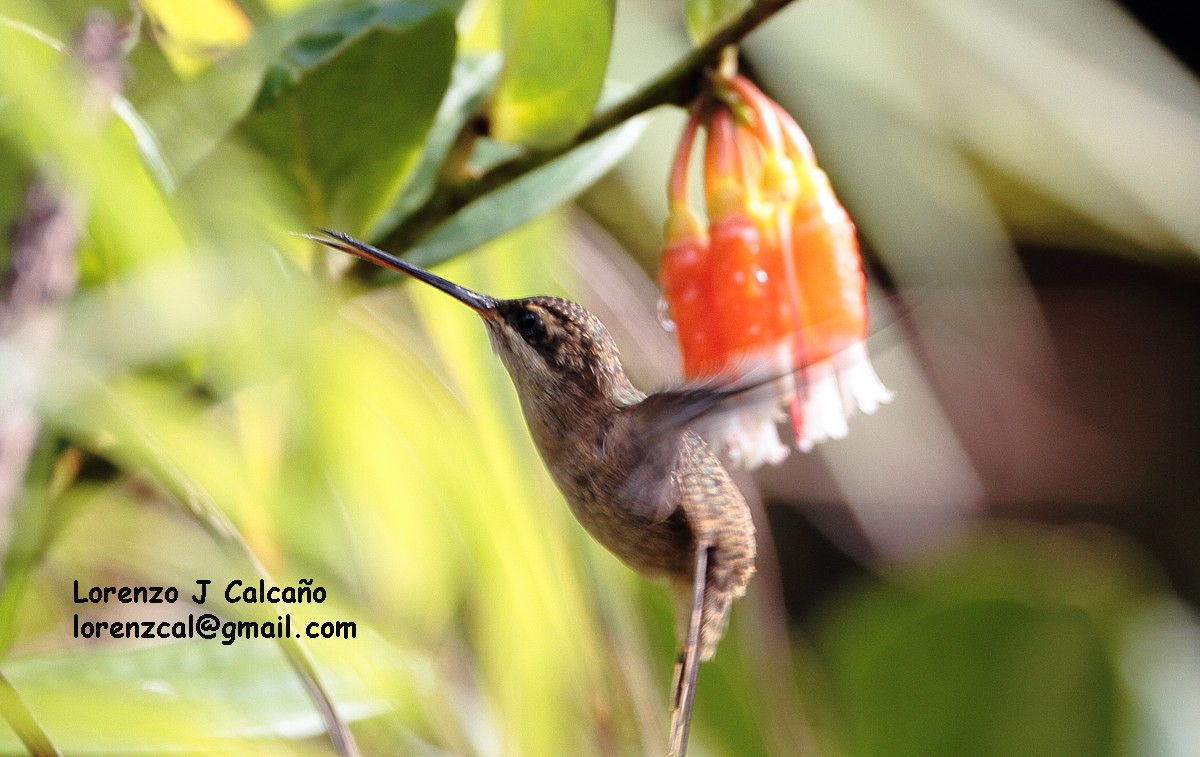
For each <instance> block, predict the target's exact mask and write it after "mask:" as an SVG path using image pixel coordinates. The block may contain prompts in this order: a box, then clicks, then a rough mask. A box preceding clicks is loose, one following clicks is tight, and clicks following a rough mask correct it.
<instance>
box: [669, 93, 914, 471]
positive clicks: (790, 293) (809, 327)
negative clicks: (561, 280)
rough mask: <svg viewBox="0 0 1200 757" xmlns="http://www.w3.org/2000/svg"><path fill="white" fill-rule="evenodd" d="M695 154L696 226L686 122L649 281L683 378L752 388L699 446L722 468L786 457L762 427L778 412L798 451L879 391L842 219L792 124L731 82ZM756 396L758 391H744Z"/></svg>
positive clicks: (867, 408)
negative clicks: (654, 283)
mask: <svg viewBox="0 0 1200 757" xmlns="http://www.w3.org/2000/svg"><path fill="white" fill-rule="evenodd" d="M719 87H720V88H721V89H722V90H723V93H722V97H723V98H725V99H726V100H730V101H733V102H735V103H736V105H738V106H741V107H739V108H737V110H736V113H738V114H739V115H740V116H742V120H740V121H739V120H738V118H737V117H736V116H735V109H734V106H733V105H730V104H727V103H726V102H724V101H714V102H712V103H710V104H709V106H708V110H707V123H706V126H707V132H708V135H707V144H706V146H705V150H704V187H705V205H706V210H707V214H708V233H707V234H705V231H704V227H703V223H702V221H701V220H700V218H699V216H698V214H697V213H696V211H695V210H693V209H692V208H691V206H690V205H689V204H688V198H687V171H688V162H689V158H690V156H691V152H692V145H693V142H694V141H695V137H696V134H697V131H698V128H699V125H700V121H701V118H700V114H701V113H702V111H701V110H700V109H699V108H697V109H696V110H695V111H694V112H693V115H692V117H691V119H689V121H688V125H687V127H686V129H685V131H684V134H683V138H682V139H681V141H680V146H679V151H678V153H677V155H676V158H675V165H674V170H673V172H672V175H671V182H670V186H669V189H668V195H669V200H670V215H669V217H668V220H667V239H666V246H665V248H664V251H663V259H662V267H661V271H660V278H661V281H662V285H663V292H664V297H665V299H666V302H667V305H668V306H669V308H670V312H671V314H672V317H673V320H674V327H675V332H676V337H677V339H678V341H679V345H680V350H681V352H682V353H683V365H684V373H685V375H686V376H687V378H689V379H702V380H720V381H723V382H729V383H730V384H731V385H732V386H746V387H748V388H749V387H759V386H761V387H764V388H765V389H766V390H768V391H770V392H771V395H772V400H771V401H769V402H766V403H763V402H758V401H754V402H752V401H750V400H749V398H747V400H746V401H745V402H743V403H742V404H741V405H740V406H739V407H738V408H737V409H736V410H735V411H734V412H733V413H731V414H730V415H729V416H727V417H726V418H725V419H723V420H721V421H719V422H718V425H717V426H716V428H715V429H714V433H712V434H710V437H711V438H710V441H711V442H712V443H713V444H714V446H715V447H716V448H717V450H718V452H721V453H724V454H725V455H726V456H727V457H729V458H730V460H731V462H733V463H735V464H740V465H744V466H746V467H750V468H753V467H757V466H759V465H761V464H762V463H764V462H769V463H777V462H779V461H780V460H782V459H783V457H784V456H785V455H786V454H787V448H786V447H784V446H783V445H782V444H781V443H780V441H779V437H778V434H777V431H776V428H775V424H776V422H777V420H779V419H780V417H781V416H782V412H781V409H782V408H784V407H786V408H787V409H788V411H789V413H790V416H791V421H792V426H793V429H794V432H795V438H796V443H797V446H798V447H800V448H801V449H803V450H806V451H807V450H809V449H811V448H812V446H813V445H814V444H815V443H817V442H821V441H824V440H826V439H831V438H833V439H837V438H841V437H843V436H845V435H846V433H847V423H846V421H847V418H848V417H849V416H850V415H851V414H853V412H854V411H855V410H856V409H859V410H862V411H863V412H866V413H871V412H874V411H875V409H876V408H877V407H878V406H879V405H880V404H881V403H885V402H888V401H890V400H891V398H892V395H891V392H889V391H888V390H887V389H885V388H884V386H883V384H882V383H881V382H880V381H879V378H878V377H877V376H876V375H875V371H874V369H872V367H871V364H870V361H869V359H868V357H867V351H866V345H865V343H864V339H865V337H866V330H867V306H866V278H865V277H864V275H863V270H862V262H861V257H860V254H859V250H858V240H857V238H856V236H855V230H854V224H853V223H852V222H851V221H850V218H849V216H848V215H847V214H846V211H845V209H844V208H842V206H841V204H840V203H838V201H837V197H836V196H835V195H834V193H833V189H832V188H831V187H830V185H829V179H828V177H827V176H826V175H825V173H824V172H823V171H821V169H820V168H818V167H817V164H816V161H815V159H814V157H813V152H812V147H811V146H810V145H809V143H808V140H807V139H806V138H805V137H804V134H803V133H802V132H801V131H800V128H799V126H797V125H796V122H795V121H794V120H792V118H791V117H790V116H789V115H788V114H787V113H786V112H784V111H783V109H782V108H780V107H779V106H778V105H777V104H776V103H774V102H773V101H771V100H770V98H768V97H767V96H766V95H765V94H763V93H762V91H761V90H759V89H758V88H757V87H755V86H754V85H753V84H751V83H750V82H749V81H748V80H747V79H745V78H744V77H741V76H737V75H735V76H733V77H730V78H727V79H725V80H722V81H721V82H719ZM756 394H761V392H756Z"/></svg>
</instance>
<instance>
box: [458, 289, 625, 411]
mask: <svg viewBox="0 0 1200 757" xmlns="http://www.w3.org/2000/svg"><path fill="white" fill-rule="evenodd" d="M479 314H480V315H481V316H482V317H483V321H484V323H485V324H486V325H487V328H488V335H489V336H490V337H491V341H492V347H493V348H494V349H495V350H496V353H497V354H498V355H499V356H500V360H501V361H502V362H503V363H504V367H505V368H507V369H508V372H509V374H510V375H512V377H513V381H514V382H515V383H516V384H517V388H518V389H519V390H521V391H522V392H524V391H526V390H530V391H534V392H564V393H568V394H571V395H576V394H578V393H581V392H582V393H588V394H594V395H601V396H604V395H608V394H609V393H610V392H611V391H612V390H613V389H615V388H616V386H615V385H614V382H618V383H620V384H623V383H624V372H623V371H622V370H621V365H620V358H619V356H618V353H617V346H616V344H615V343H614V342H613V339H612V336H611V335H609V333H608V329H606V328H605V327H604V324H602V323H601V322H600V319H598V318H596V316H594V315H592V314H591V313H590V312H588V310H587V309H586V308H584V307H583V306H582V305H580V304H578V303H575V302H571V301H570V300H564V299H561V298H558V297H525V298H522V299H516V300H497V301H496V302H495V306H494V309H493V310H490V311H480V313H479Z"/></svg>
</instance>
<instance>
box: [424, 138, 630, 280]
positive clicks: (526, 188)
mask: <svg viewBox="0 0 1200 757" xmlns="http://www.w3.org/2000/svg"><path fill="white" fill-rule="evenodd" d="M643 127H644V123H643V121H642V119H640V118H635V119H631V120H629V121H627V122H625V123H624V124H622V125H621V126H619V127H617V128H616V129H613V130H612V131H610V132H608V133H607V134H605V135H603V136H601V137H597V138H596V139H593V140H592V141H590V142H587V143H585V144H583V145H581V146H580V147H577V148H576V149H574V150H572V151H571V152H569V153H567V154H566V155H563V156H562V157H560V158H558V159H556V160H553V161H551V162H550V163H548V164H546V165H545V166H543V167H541V168H539V169H538V170H536V171H533V172H532V173H530V174H528V175H526V176H523V177H522V178H520V179H517V180H516V181H514V182H512V183H511V184H508V185H507V186H505V187H503V188H501V189H498V190H496V191H494V192H491V193H490V194H488V195H485V196H484V197H482V198H480V199H479V200H476V201H475V202H473V203H471V204H470V205H468V206H467V207H465V208H463V209H462V210H460V211H459V212H458V213H456V214H455V215H454V216H453V217H451V218H450V219H449V220H447V221H446V222H445V223H443V224H442V225H440V226H438V227H437V228H436V229H434V230H433V231H432V232H431V233H430V234H429V235H428V236H426V237H425V238H424V239H422V240H421V241H420V242H418V243H417V244H416V245H415V246H414V247H412V248H411V249H410V250H409V252H408V253H407V254H406V257H407V258H408V259H409V260H411V261H412V262H414V263H416V264H418V265H424V266H429V265H434V264H435V263H438V262H441V261H443V260H446V259H447V258H450V257H453V256H455V255H457V254H458V253H460V252H464V251H466V250H469V249H471V248H472V247H476V246H478V245H480V244H483V243H484V242H486V241H488V240H490V239H494V238H495V237H497V236H499V235H500V234H502V233H504V232H505V231H508V230H509V229H513V228H516V227H517V226H519V225H521V224H522V223H524V222H526V221H528V220H530V219H532V218H535V217H536V216H539V215H541V214H542V213H544V212H546V211H547V210H550V209H551V208H554V207H556V206H558V205H561V204H562V203H564V202H567V201H568V200H571V199H573V198H574V197H575V196H576V195H578V194H579V193H580V192H582V191H583V190H585V189H587V188H588V187H589V186H590V185H591V184H592V183H593V182H594V181H596V180H597V179H599V178H600V177H601V176H603V175H604V174H605V173H607V172H608V170H609V169H610V168H612V167H613V165H615V164H616V162H617V161H619V160H620V159H621V158H623V157H624V156H625V154H626V153H627V152H629V150H630V149H631V148H632V147H633V145H634V143H636V142H637V140H638V137H640V136H641V133H642V129H643Z"/></svg>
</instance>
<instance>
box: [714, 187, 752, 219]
mask: <svg viewBox="0 0 1200 757" xmlns="http://www.w3.org/2000/svg"><path fill="white" fill-rule="evenodd" d="M707 200H708V217H709V221H710V223H712V224H716V223H720V222H721V221H725V220H728V219H730V218H733V217H735V216H739V215H747V214H748V212H749V208H750V203H749V202H748V198H747V196H746V190H745V188H744V187H742V185H741V184H740V183H739V182H737V181H736V180H732V179H731V180H729V181H725V182H721V183H719V184H717V185H716V186H712V187H709V189H708V192H707Z"/></svg>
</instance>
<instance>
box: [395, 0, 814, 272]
mask: <svg viewBox="0 0 1200 757" xmlns="http://www.w3.org/2000/svg"><path fill="white" fill-rule="evenodd" d="M791 2H793V0H758V1H757V2H755V3H753V4H751V6H750V7H749V8H747V9H746V10H745V11H744V12H743V13H742V15H741V16H738V17H737V18H736V19H735V20H734V21H732V22H730V23H729V25H727V26H725V27H724V28H722V29H721V30H720V31H718V32H717V33H715V34H714V35H713V36H712V37H710V38H709V39H708V40H707V41H705V43H704V44H702V45H700V46H699V47H697V48H696V49H694V50H692V51H691V52H690V53H688V54H687V55H686V56H684V57H683V58H681V59H680V60H679V61H678V62H677V63H676V64H675V65H674V66H672V67H671V68H669V69H668V70H667V71H665V72H663V73H662V75H660V76H659V77H658V78H657V79H654V80H653V81H651V82H649V83H647V84H646V85H645V86H644V87H642V88H641V89H640V90H638V91H637V92H634V93H633V94H631V95H630V96H629V97H627V98H625V99H624V100H622V101H621V102H619V103H617V104H616V105H613V106H612V107H610V108H607V109H605V110H603V111H601V112H600V113H597V114H596V116H595V117H594V118H593V119H592V120H591V121H590V122H589V123H588V124H587V126H585V127H584V128H583V130H582V131H580V132H579V134H577V135H576V136H575V138H574V139H572V140H571V141H570V142H567V143H566V144H564V145H561V146H559V147H553V148H549V149H542V150H529V151H527V152H525V153H523V154H521V155H519V156H517V157H515V158H512V159H510V160H507V161H504V162H503V163H500V164H498V165H496V166H494V167H492V168H491V169H490V170H488V171H487V172H486V173H484V174H483V175H481V176H478V177H476V178H473V179H470V180H468V181H463V182H458V183H450V184H439V185H438V187H437V188H436V189H435V190H434V191H433V193H432V194H431V195H430V197H429V199H428V200H427V201H426V202H425V204H424V205H422V206H421V208H420V209H419V210H417V211H416V212H415V213H413V214H412V215H410V216H409V217H408V218H406V219H405V220H404V221H403V222H402V223H401V224H400V225H399V226H397V227H396V228H395V229H394V230H392V232H391V233H390V234H388V235H387V236H386V237H385V238H384V239H383V241H382V242H381V243H380V246H382V247H384V248H385V249H392V250H405V249H407V248H409V247H411V246H412V245H413V244H414V243H415V242H416V241H417V240H419V239H421V238H422V237H423V236H425V235H426V234H428V233H429V232H430V231H432V230H433V229H434V228H435V227H437V226H438V225H439V224H441V223H442V222H443V221H445V220H446V219H447V218H449V217H450V216H452V215H454V214H455V213H457V212H458V211H459V210H462V209H463V208H464V207H466V206H467V205H469V204H471V203H472V202H474V201H475V200H478V199H479V198H481V197H483V196H484V195H487V194H489V193H491V192H494V191H496V190H497V189H499V188H500V187H503V186H505V185H507V184H510V183H512V182H514V181H516V180H517V179H520V178H521V177H523V176H525V175H526V174H528V173H530V172H532V171H534V170H536V169H538V168H541V167H542V166H544V165H545V164H547V163H549V162H550V161H552V160H554V159H555V158H558V157H560V156H562V155H564V154H566V153H568V152H570V151H571V150H574V149H575V148H577V147H579V146H580V145H582V144H584V143H586V142H589V141H591V140H593V139H595V138H596V137H599V136H600V135H602V134H604V133H606V132H608V131H609V130H611V129H613V128H615V127H617V126H620V125H621V124H623V123H625V122H626V121H628V120H629V119H631V118H633V117H634V116H637V115H640V114H642V113H645V112H646V111H648V110H652V109H653V108H657V107H658V106H660V105H685V104H687V103H688V102H689V101H691V100H692V99H694V98H695V97H696V95H697V94H699V92H700V91H701V89H702V88H703V86H704V78H705V73H704V71H705V69H706V68H708V67H709V66H711V65H712V64H713V63H714V62H716V61H717V59H718V58H719V57H720V55H721V51H722V50H724V49H725V48H726V47H728V46H729V45H736V44H737V43H738V42H740V41H741V40H742V39H743V38H744V37H746V35H748V34H749V33H750V32H752V31H753V30H754V29H755V28H757V27H758V25H759V24H761V23H762V22H764V21H766V20H767V19H768V18H770V17H771V16H772V15H774V14H775V13H776V12H778V11H779V10H782V9H783V8H784V7H785V6H787V5H789V4H790V3H791Z"/></svg>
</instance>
